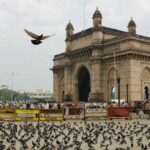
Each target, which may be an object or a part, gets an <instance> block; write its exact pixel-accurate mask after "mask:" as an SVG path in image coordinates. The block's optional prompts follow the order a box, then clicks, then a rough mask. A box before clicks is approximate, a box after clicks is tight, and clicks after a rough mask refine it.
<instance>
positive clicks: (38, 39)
mask: <svg viewBox="0 0 150 150" xmlns="http://www.w3.org/2000/svg"><path fill="white" fill-rule="evenodd" d="M24 31H25V32H26V33H27V34H28V35H29V36H31V37H32V38H33V39H34V40H31V42H32V44H34V45H38V44H41V43H42V41H41V40H45V39H47V38H49V37H51V36H54V35H55V34H52V35H48V36H43V34H41V35H36V34H34V33H32V32H30V31H28V30H26V29H24Z"/></svg>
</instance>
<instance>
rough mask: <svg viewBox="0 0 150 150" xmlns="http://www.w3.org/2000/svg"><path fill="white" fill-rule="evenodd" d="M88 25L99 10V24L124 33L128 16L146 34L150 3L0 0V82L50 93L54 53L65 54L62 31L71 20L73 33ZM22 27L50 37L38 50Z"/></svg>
mask: <svg viewBox="0 0 150 150" xmlns="http://www.w3.org/2000/svg"><path fill="white" fill-rule="evenodd" d="M84 3H86V7H85V27H86V28H89V27H91V26H92V15H93V13H94V11H95V9H96V7H97V6H98V8H99V10H100V11H101V13H102V16H103V26H107V27H112V28H116V29H120V30H124V31H127V25H128V22H129V20H130V18H131V16H132V17H133V19H134V20H135V22H136V25H137V33H138V34H141V35H145V36H149V35H150V21H149V19H150V9H149V7H150V0H0V33H1V34H0V84H6V85H9V86H10V87H11V80H12V77H11V75H10V74H11V73H12V72H15V73H16V74H14V75H13V89H16V90H18V89H24V90H28V91H33V90H35V89H38V88H42V89H44V90H50V91H52V89H53V74H52V71H50V70H49V69H50V68H52V67H53V57H54V55H55V54H59V53H62V52H64V50H65V42H64V40H65V27H66V24H67V23H68V21H69V19H70V20H71V22H72V24H73V26H74V28H75V32H78V31H80V30H83V27H84ZM24 28H26V29H28V30H30V31H32V32H34V33H36V34H41V33H43V34H46V35H49V34H53V33H55V34H56V36H54V37H51V38H49V39H47V40H45V41H44V43H42V44H40V45H39V46H34V45H32V44H31V42H30V37H28V36H27V35H26V34H25V33H24Z"/></svg>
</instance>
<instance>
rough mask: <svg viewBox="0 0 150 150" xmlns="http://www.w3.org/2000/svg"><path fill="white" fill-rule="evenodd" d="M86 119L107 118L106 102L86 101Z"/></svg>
mask: <svg viewBox="0 0 150 150" xmlns="http://www.w3.org/2000/svg"><path fill="white" fill-rule="evenodd" d="M87 119H96V120H97V119H107V104H106V103H87V104H86V107H85V120H87Z"/></svg>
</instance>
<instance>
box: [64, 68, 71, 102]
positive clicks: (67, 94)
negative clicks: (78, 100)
mask: <svg viewBox="0 0 150 150" xmlns="http://www.w3.org/2000/svg"><path fill="white" fill-rule="evenodd" d="M64 89H65V93H64V94H65V99H71V100H72V68H71V66H66V67H65V69H64Z"/></svg>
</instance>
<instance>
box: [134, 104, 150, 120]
mask: <svg viewBox="0 0 150 150" xmlns="http://www.w3.org/2000/svg"><path fill="white" fill-rule="evenodd" d="M131 117H132V118H133V119H150V103H149V102H143V101H135V102H132V103H131Z"/></svg>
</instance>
